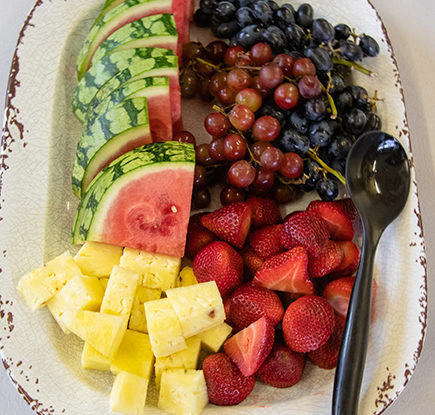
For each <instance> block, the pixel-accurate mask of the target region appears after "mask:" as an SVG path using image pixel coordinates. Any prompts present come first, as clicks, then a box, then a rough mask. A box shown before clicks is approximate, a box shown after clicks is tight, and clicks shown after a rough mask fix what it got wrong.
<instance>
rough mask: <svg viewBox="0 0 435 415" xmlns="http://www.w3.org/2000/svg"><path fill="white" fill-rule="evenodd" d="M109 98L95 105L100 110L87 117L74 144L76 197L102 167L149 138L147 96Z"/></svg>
mask: <svg viewBox="0 0 435 415" xmlns="http://www.w3.org/2000/svg"><path fill="white" fill-rule="evenodd" d="M115 95H116V94H115ZM111 98H112V97H111V96H110V95H109V96H108V97H107V98H106V100H105V102H104V103H102V104H101V105H100V107H99V108H98V109H99V111H100V112H96V113H95V114H92V116H91V117H89V121H88V122H87V123H86V124H85V125H84V127H83V130H82V135H81V137H80V140H79V142H78V144H77V151H76V158H75V163H74V168H73V179H72V186H73V192H74V193H75V194H76V195H77V196H79V197H80V196H81V195H82V194H83V192H84V190H86V188H87V187H88V185H89V183H90V182H91V180H92V179H93V178H94V177H95V176H96V175H97V173H98V172H99V171H100V170H102V169H103V167H105V166H107V165H108V164H109V163H110V162H111V161H113V160H115V159H116V158H117V157H119V156H120V155H121V154H124V153H126V152H127V151H130V150H132V149H134V148H136V147H139V146H142V145H144V144H147V143H150V142H152V139H151V132H150V128H149V121H148V107H147V102H146V98H143V97H141V98H128V99H125V100H124V101H122V102H121V103H119V104H116V105H114V104H113V102H112V101H111ZM115 102H116V101H115Z"/></svg>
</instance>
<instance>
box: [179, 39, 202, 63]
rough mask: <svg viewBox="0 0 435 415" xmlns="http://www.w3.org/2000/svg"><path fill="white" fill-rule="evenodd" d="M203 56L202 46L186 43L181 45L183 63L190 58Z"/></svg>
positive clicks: (195, 43) (196, 43) (198, 43)
mask: <svg viewBox="0 0 435 415" xmlns="http://www.w3.org/2000/svg"><path fill="white" fill-rule="evenodd" d="M204 55H205V49H204V46H203V45H202V44H201V43H200V42H187V43H185V44H184V45H183V50H182V57H183V61H188V60H189V59H191V58H202V57H203V56H204Z"/></svg>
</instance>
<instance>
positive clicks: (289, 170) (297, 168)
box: [279, 153, 304, 179]
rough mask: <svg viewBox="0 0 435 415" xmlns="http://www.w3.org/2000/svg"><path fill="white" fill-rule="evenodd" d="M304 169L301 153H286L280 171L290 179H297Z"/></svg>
mask: <svg viewBox="0 0 435 415" xmlns="http://www.w3.org/2000/svg"><path fill="white" fill-rule="evenodd" d="M303 170H304V160H303V159H302V157H301V156H300V155H299V154H296V153H285V154H284V162H283V163H282V165H281V168H280V169H279V172H280V173H281V174H282V175H283V176H285V177H288V178H289V179H296V177H299V176H300V175H301V174H302V172H303Z"/></svg>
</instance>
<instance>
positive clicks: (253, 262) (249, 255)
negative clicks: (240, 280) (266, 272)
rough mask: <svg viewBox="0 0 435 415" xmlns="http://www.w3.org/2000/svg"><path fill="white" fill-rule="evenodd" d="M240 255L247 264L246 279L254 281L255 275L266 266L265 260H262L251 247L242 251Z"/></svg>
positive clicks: (246, 247) (247, 246)
mask: <svg viewBox="0 0 435 415" xmlns="http://www.w3.org/2000/svg"><path fill="white" fill-rule="evenodd" d="M240 255H241V256H242V258H243V263H244V264H245V274H247V275H246V279H252V277H253V276H254V275H255V273H256V272H257V271H258V270H259V269H260V268H261V266H262V265H263V264H264V260H263V259H261V258H260V257H259V256H258V255H257V254H256V253H255V251H254V250H253V249H252V247H250V246H249V245H246V246H245V247H244V248H243V249H242V250H241V251H240Z"/></svg>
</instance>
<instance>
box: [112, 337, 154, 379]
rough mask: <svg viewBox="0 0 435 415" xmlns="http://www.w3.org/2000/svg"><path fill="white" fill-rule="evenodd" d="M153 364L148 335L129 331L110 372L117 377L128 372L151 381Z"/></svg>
mask: <svg viewBox="0 0 435 415" xmlns="http://www.w3.org/2000/svg"><path fill="white" fill-rule="evenodd" d="M153 363H154V355H153V352H152V350H151V343H150V339H149V337H148V334H145V333H139V332H137V331H133V330H128V329H127V331H126V332H125V334H124V338H123V339H122V342H121V344H120V346H119V349H118V351H117V353H116V355H115V357H114V359H113V361H112V365H111V366H110V370H111V371H112V373H114V374H115V375H116V374H118V373H120V372H128V373H133V374H135V375H137V376H140V377H142V378H145V379H147V380H149V379H150V377H151V373H152V371H153Z"/></svg>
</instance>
